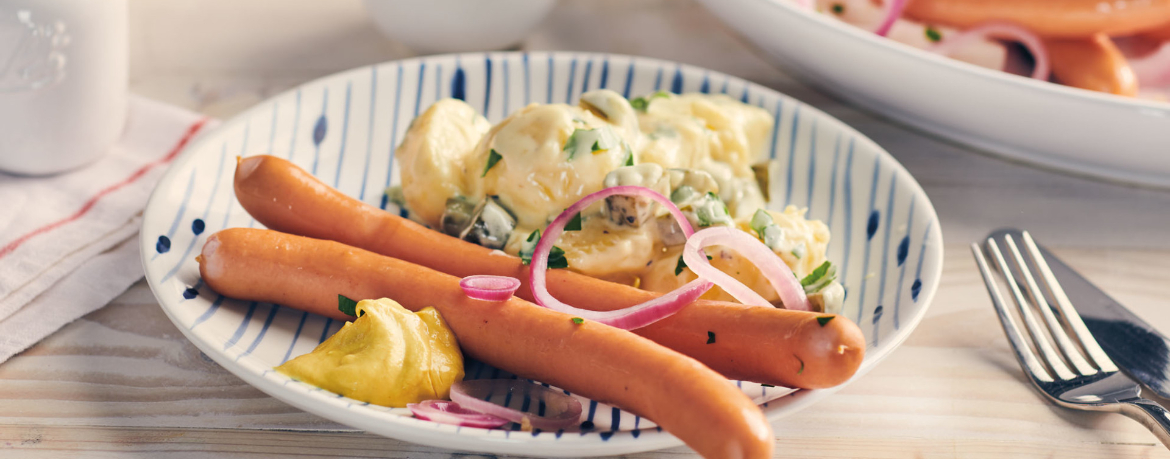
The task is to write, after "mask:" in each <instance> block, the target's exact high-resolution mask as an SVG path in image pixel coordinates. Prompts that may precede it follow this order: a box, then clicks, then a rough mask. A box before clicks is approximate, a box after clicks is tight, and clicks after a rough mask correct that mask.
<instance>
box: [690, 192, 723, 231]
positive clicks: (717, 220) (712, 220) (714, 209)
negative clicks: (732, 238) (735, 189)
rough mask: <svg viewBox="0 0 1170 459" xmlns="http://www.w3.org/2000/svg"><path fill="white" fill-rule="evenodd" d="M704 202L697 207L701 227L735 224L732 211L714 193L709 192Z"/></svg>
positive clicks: (696, 213) (696, 214)
mask: <svg viewBox="0 0 1170 459" xmlns="http://www.w3.org/2000/svg"><path fill="white" fill-rule="evenodd" d="M680 188H681V187H680ZM704 201H705V202H703V203H702V205H696V207H695V217H696V218H698V220H699V227H701V228H706V227H708V226H715V225H717V224H725V225H733V224H735V222H733V221H732V220H731V211H730V210H728V209H727V204H724V203H723V200H722V199H719V196H718V195H716V194H715V193H714V192H711V191H708V192H707V194H706V196H704Z"/></svg>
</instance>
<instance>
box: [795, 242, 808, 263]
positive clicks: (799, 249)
mask: <svg viewBox="0 0 1170 459" xmlns="http://www.w3.org/2000/svg"><path fill="white" fill-rule="evenodd" d="M806 253H808V247H805V245H804V243H803V242H801V243H800V245H798V246H796V247H795V248H793V249H792V256H794V257H796V259H798V260H799V259H801V258H804V255H805V254H806Z"/></svg>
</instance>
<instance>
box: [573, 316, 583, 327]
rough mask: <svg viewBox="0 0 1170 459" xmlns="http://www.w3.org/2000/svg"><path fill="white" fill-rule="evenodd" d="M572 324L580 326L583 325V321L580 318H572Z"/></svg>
mask: <svg viewBox="0 0 1170 459" xmlns="http://www.w3.org/2000/svg"><path fill="white" fill-rule="evenodd" d="M573 323H575V324H577V325H581V324H583V323H585V319H582V318H580V317H574V318H573Z"/></svg>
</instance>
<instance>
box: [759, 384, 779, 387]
mask: <svg viewBox="0 0 1170 459" xmlns="http://www.w3.org/2000/svg"><path fill="white" fill-rule="evenodd" d="M760 387H776V386H773V385H771V384H760Z"/></svg>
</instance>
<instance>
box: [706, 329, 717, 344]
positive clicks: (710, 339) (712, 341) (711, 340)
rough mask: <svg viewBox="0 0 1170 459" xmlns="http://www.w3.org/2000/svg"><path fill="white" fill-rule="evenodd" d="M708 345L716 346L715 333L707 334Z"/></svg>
mask: <svg viewBox="0 0 1170 459" xmlns="http://www.w3.org/2000/svg"><path fill="white" fill-rule="evenodd" d="M707 344H715V332H713V331H709V332H707Z"/></svg>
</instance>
